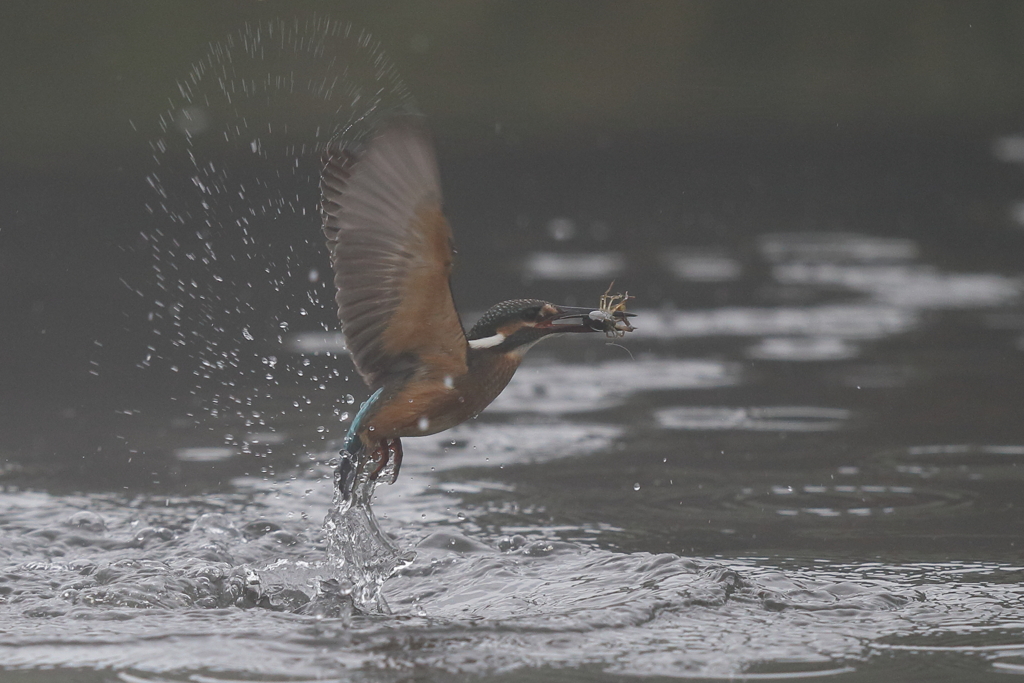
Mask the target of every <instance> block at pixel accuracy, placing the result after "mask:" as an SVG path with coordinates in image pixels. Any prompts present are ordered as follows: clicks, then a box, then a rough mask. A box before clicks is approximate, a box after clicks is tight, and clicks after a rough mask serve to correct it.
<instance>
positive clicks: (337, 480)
mask: <svg viewBox="0 0 1024 683" xmlns="http://www.w3.org/2000/svg"><path fill="white" fill-rule="evenodd" d="M365 453H366V451H365V450H360V451H357V453H351V452H350V451H349V450H348V449H343V450H342V451H341V453H340V456H341V459H340V461H339V462H338V467H337V468H336V469H335V470H334V486H335V488H337V490H338V492H339V493H340V494H341V498H342V500H345V501H349V500H351V499H352V493H353V491H354V490H355V488H356V484H357V482H358V481H359V477H360V473H361V472H365V473H366V474H363V475H362V476H363V478H364V479H365V480H366V481H371V482H372V481H376V480H377V477H379V476H380V475H381V474H382V473H383V472H385V471H386V470H387V469H388V465H389V464H390V465H391V477H390V481H388V483H389V484H394V483H395V482H396V481H398V472H399V470H400V469H401V467H402V441H401V439H382V440H381V441H380V442H379V443H378V445H377V447H376V448H374V449H373V452H372V453H370V456H369V457H366V456H365ZM360 455H362V456H363V457H360Z"/></svg>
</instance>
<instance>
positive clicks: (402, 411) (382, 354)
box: [320, 114, 633, 501]
mask: <svg viewBox="0 0 1024 683" xmlns="http://www.w3.org/2000/svg"><path fill="white" fill-rule="evenodd" d="M320 189H321V207H320V208H321V217H322V219H323V232H324V235H325V236H326V238H327V249H328V251H329V253H330V258H331V266H332V267H333V270H334V284H335V285H336V287H337V296H336V298H335V300H336V302H337V305H338V318H339V320H340V321H341V326H342V332H343V334H344V336H345V343H346V346H347V348H348V350H349V353H350V354H351V356H352V360H353V362H354V364H355V367H356V370H357V371H358V372H359V374H360V375H361V376H362V378H363V380H364V381H365V382H366V384H367V386H368V387H369V389H370V392H371V394H370V397H369V398H368V399H367V400H366V401H365V402H364V403H363V404H362V406H361V407H360V409H359V411H358V412H357V414H356V416H355V417H354V418H353V420H352V424H351V426H350V429H349V431H348V434H347V436H346V437H345V441H344V448H343V450H342V451H341V459H340V461H339V462H340V464H339V465H338V467H337V469H336V471H335V483H336V485H337V487H338V491H339V492H340V495H341V498H342V500H343V501H350V500H351V497H352V495H353V494H352V492H353V489H354V487H355V485H356V482H357V481H363V482H367V481H371V482H372V481H375V480H376V479H377V477H378V476H379V475H380V474H381V473H382V472H384V471H385V470H386V469H387V466H388V465H390V470H389V471H390V473H391V477H390V479H391V481H390V483H394V481H395V480H396V479H397V477H398V471H399V469H400V467H401V464H402V442H401V439H402V438H404V437H412V436H425V435H428V434H435V433H437V432H441V431H444V430H446V429H449V428H451V427H454V426H455V425H458V424H460V423H462V422H464V421H466V420H468V419H469V418H471V417H475V416H476V415H477V414H479V413H480V412H481V411H482V410H483V409H484V408H486V407H487V406H488V405H489V404H490V403H491V401H493V400H494V399H495V398H496V397H497V396H498V394H500V393H501V391H502V390H503V389H504V388H505V385H507V384H508V382H509V380H510V379H512V375H513V374H514V373H515V371H516V368H518V367H519V364H520V362H522V360H523V355H524V354H525V353H526V352H527V350H529V349H530V347H532V346H533V345H534V344H536V343H537V342H539V341H540V340H541V339H544V338H546V337H549V336H552V335H555V334H567V333H586V332H600V331H603V332H606V333H609V334H616V335H620V336H621V334H624V333H625V332H626V331H631V330H632V329H633V327H632V326H631V325H630V324H629V322H628V316H631V315H632V314H631V313H626V312H625V311H624V307H622V306H620V307H618V308H619V310H614V311H608V310H594V309H589V308H579V307H570V306H558V305H555V304H552V303H549V302H547V301H541V300H538V299H512V300H511V301H503V302H501V303H499V304H496V305H495V306H492V307H491V308H490V309H488V310H487V311H486V312H485V313H484V314H483V316H482V317H481V318H480V319H479V320H478V321H477V323H476V324H475V325H473V327H472V329H470V330H469V332H468V333H466V331H465V328H464V327H463V325H462V321H461V319H460V317H459V313H458V311H457V310H456V308H455V302H454V300H453V298H452V291H451V285H450V277H451V272H452V255H453V253H454V250H453V246H452V230H451V227H450V226H449V224H448V221H447V220H446V219H445V216H444V214H443V212H442V202H441V183H440V178H439V174H438V168H437V161H436V157H435V154H434V148H433V144H432V142H431V138H430V136H429V134H428V132H427V129H426V126H425V124H424V122H423V120H422V117H420V116H418V115H415V114H399V115H392V116H390V117H388V118H385V119H384V120H383V121H382V122H381V123H380V124H379V125H377V126H376V128H375V129H374V131H373V133H372V134H371V135H370V136H368V139H367V141H366V142H364V143H362V144H360V145H358V146H349V147H344V146H343V147H341V148H338V149H334V148H329V149H328V151H327V152H326V153H325V154H324V163H323V170H322V172H321V176H320Z"/></svg>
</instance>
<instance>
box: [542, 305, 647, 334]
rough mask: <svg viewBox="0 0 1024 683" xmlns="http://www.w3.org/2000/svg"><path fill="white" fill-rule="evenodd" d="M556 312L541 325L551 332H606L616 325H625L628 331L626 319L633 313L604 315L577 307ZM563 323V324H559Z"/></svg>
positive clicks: (621, 312) (619, 312) (560, 307)
mask: <svg viewBox="0 0 1024 683" xmlns="http://www.w3.org/2000/svg"><path fill="white" fill-rule="evenodd" d="M555 308H557V309H558V312H557V313H555V314H554V315H553V316H551V317H550V318H548V319H547V320H546V321H544V323H543V324H542V325H541V326H543V327H546V328H548V329H550V331H551V332H606V331H608V330H609V329H610V327H609V326H612V327H614V326H615V325H616V324H619V325H623V324H625V325H626V326H627V327H628V328H629V329H632V327H631V326H629V323H627V322H626V318H627V317H632V316H634V315H635V314H634V313H626V312H625V311H617V312H615V313H606V312H604V311H601V310H597V309H593V308H581V307H579V306H556V307H555ZM559 321H564V322H559Z"/></svg>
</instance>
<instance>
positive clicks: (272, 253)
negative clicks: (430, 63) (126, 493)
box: [126, 15, 415, 451]
mask: <svg viewBox="0 0 1024 683" xmlns="http://www.w3.org/2000/svg"><path fill="white" fill-rule="evenodd" d="M168 104H169V106H168V108H167V110H166V111H165V112H164V113H163V114H162V115H161V116H160V119H159V122H158V130H157V131H156V132H155V133H154V137H153V138H152V140H151V141H150V146H151V149H152V159H153V166H152V171H151V172H150V173H149V175H148V176H147V178H146V182H147V184H148V185H149V186H150V188H151V190H152V193H151V194H150V196H149V197H148V198H147V199H146V200H145V208H146V209H147V210H148V212H149V213H150V214H152V216H153V218H152V220H151V221H150V222H149V225H147V227H146V228H145V229H143V230H142V232H141V233H140V242H139V244H138V247H137V248H138V250H139V251H140V256H141V257H142V258H146V259H148V260H149V262H150V263H151V265H152V268H151V277H150V279H149V281H147V282H144V283H126V285H128V286H129V288H130V289H132V290H133V291H135V292H136V293H137V294H138V295H139V296H140V297H141V298H142V299H144V300H146V301H148V302H151V304H152V306H151V308H150V310H149V312H148V314H147V315H146V319H145V320H143V321H140V325H141V327H142V329H143V330H146V331H148V332H149V336H150V340H151V341H150V343H149V344H148V348H147V349H146V351H145V352H144V353H142V354H141V355H142V356H144V360H141V361H140V363H139V364H138V365H139V367H140V368H141V369H142V370H143V371H146V372H147V373H148V374H149V375H150V376H152V375H153V374H159V373H164V374H165V375H166V377H167V379H168V381H174V382H176V383H177V385H178V387H179V388H178V389H177V390H176V393H179V394H186V393H187V394H188V395H189V396H188V402H187V405H188V408H187V409H186V410H187V411H188V417H189V418H192V419H193V420H194V421H196V422H197V423H198V422H203V423H209V424H210V425H211V426H212V427H213V428H214V429H215V431H219V429H217V428H218V427H227V428H228V429H226V430H225V431H229V433H231V434H238V433H244V432H243V430H244V429H248V428H257V429H260V428H264V427H267V426H268V425H271V424H275V423H280V422H281V421H286V420H289V419H293V418H295V417H296V416H297V414H302V415H301V416H302V418H303V420H304V421H306V420H308V419H309V418H310V417H315V418H323V419H322V420H321V421H320V424H324V423H325V422H328V421H330V418H331V414H332V413H334V414H338V411H337V410H335V408H336V407H337V406H336V403H337V399H338V397H339V396H341V395H344V394H345V393H346V392H345V391H341V390H339V387H338V385H339V384H340V383H341V382H343V381H345V379H344V373H343V369H344V363H343V364H342V365H341V369H339V363H338V362H337V360H336V359H334V358H332V357H331V355H333V354H334V352H335V351H336V349H332V350H331V354H330V355H321V356H317V355H315V354H313V355H309V354H307V353H306V350H304V349H295V348H291V347H289V346H288V345H287V343H286V342H287V339H288V337H289V336H290V335H294V334H299V335H302V334H307V333H317V334H323V333H325V332H328V331H330V330H333V329H335V328H336V322H335V321H334V306H333V303H332V298H333V285H332V283H331V281H330V278H322V277H320V276H319V273H320V272H321V271H322V270H323V269H324V268H327V267H328V264H327V256H326V253H325V252H324V250H323V246H322V243H321V242H322V240H321V239H320V237H319V234H320V231H319V229H318V228H319V216H318V212H317V205H318V201H319V173H320V164H321V154H322V152H323V150H324V149H325V148H326V147H327V146H328V145H329V144H331V143H332V142H338V141H345V142H350V141H351V142H354V141H358V140H359V139H361V138H362V137H363V136H365V135H366V134H367V133H368V132H369V131H370V129H371V128H372V119H373V118H374V116H375V115H377V114H379V113H381V112H384V111H390V110H396V109H402V110H407V109H410V108H414V106H415V105H414V104H413V103H412V98H411V96H410V95H409V93H408V90H407V88H406V86H405V84H404V83H403V81H402V79H401V78H400V76H399V75H398V73H397V71H396V70H395V68H394V66H393V65H392V62H391V60H390V58H389V57H388V55H387V54H386V53H385V52H384V51H383V49H382V48H381V46H380V45H379V43H378V42H377V41H376V40H375V39H374V38H373V36H371V35H370V34H369V33H368V32H367V31H365V30H362V29H360V28H358V27H356V26H354V25H352V24H351V23H348V22H344V21H335V20H331V19H329V18H326V17H324V16H322V15H313V16H311V17H309V18H304V19H293V20H273V21H265V22H257V23H249V24H246V25H244V26H243V27H242V28H241V29H239V30H237V31H235V32H234V33H232V34H231V35H229V36H227V37H225V38H224V39H223V40H222V41H219V42H216V43H213V44H211V45H210V47H209V49H208V50H207V53H206V54H205V55H204V56H203V57H202V58H201V59H199V60H198V61H197V62H195V64H194V65H193V66H192V68H191V69H190V70H189V72H188V73H187V74H185V75H184V77H183V78H181V79H180V81H179V83H178V84H177V87H176V88H175V89H174V93H173V95H172V96H170V97H169V98H168ZM311 269H312V270H311ZM282 394H286V395H288V396H289V398H290V399H291V400H289V401H286V402H285V401H280V400H277V399H279V398H280V396H281V395H282ZM182 403H186V402H185V401H182ZM328 436H329V435H325V436H324V437H322V438H318V439H316V440H318V441H319V440H323V439H325V438H327V437H328ZM204 445H206V444H204ZM223 445H225V446H236V447H239V448H241V449H243V451H244V448H245V444H244V443H242V442H241V441H235V442H231V443H226V444H223Z"/></svg>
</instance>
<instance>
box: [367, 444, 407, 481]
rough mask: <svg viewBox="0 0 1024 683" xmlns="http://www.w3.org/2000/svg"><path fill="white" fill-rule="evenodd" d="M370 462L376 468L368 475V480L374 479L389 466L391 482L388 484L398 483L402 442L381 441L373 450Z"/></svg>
mask: <svg viewBox="0 0 1024 683" xmlns="http://www.w3.org/2000/svg"><path fill="white" fill-rule="evenodd" d="M371 460H372V462H374V463H375V465H376V466H375V468H374V470H373V472H371V473H370V479H376V478H377V477H378V476H380V475H381V473H383V472H384V471H385V470H386V469H388V465H389V464H390V465H391V481H389V482H388V483H389V484H394V483H395V482H396V481H398V471H399V470H400V469H401V468H402V440H401V439H381V440H380V442H379V443H378V444H377V447H376V448H375V449H373V454H372V455H371Z"/></svg>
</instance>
